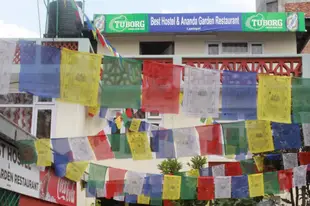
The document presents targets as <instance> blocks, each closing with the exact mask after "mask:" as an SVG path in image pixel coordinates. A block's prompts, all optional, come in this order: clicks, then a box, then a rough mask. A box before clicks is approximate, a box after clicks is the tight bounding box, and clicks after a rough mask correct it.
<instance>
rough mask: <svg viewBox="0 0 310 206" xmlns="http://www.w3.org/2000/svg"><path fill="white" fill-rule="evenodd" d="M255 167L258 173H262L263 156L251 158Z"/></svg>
mask: <svg viewBox="0 0 310 206" xmlns="http://www.w3.org/2000/svg"><path fill="white" fill-rule="evenodd" d="M253 159H254V161H255V164H256V167H257V169H258V171H259V172H262V171H263V170H264V159H265V157H264V156H255V157H253Z"/></svg>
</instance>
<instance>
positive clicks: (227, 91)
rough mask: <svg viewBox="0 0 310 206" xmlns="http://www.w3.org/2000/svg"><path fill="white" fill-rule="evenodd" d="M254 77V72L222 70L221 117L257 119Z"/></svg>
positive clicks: (228, 118)
mask: <svg viewBox="0 0 310 206" xmlns="http://www.w3.org/2000/svg"><path fill="white" fill-rule="evenodd" d="M256 77H257V73H256V72H234V71H224V72H223V86H222V119H225V120H238V119H244V120H254V119H257V115H256V96H257V95H256Z"/></svg>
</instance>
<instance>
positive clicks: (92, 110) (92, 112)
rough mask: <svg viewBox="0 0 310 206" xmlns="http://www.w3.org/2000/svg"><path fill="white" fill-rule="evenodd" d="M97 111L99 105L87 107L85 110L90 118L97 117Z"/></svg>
mask: <svg viewBox="0 0 310 206" xmlns="http://www.w3.org/2000/svg"><path fill="white" fill-rule="evenodd" d="M99 111H100V105H97V106H95V107H88V108H87V112H88V115H89V116H92V117H93V116H95V115H97V114H98V113H99Z"/></svg>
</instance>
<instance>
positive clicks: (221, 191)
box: [214, 176, 231, 198]
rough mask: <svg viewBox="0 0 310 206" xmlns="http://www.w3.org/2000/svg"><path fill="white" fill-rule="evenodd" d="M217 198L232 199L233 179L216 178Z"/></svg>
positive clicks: (228, 177)
mask: <svg viewBox="0 0 310 206" xmlns="http://www.w3.org/2000/svg"><path fill="white" fill-rule="evenodd" d="M214 186H215V198H231V177H230V176H227V177H215V178H214Z"/></svg>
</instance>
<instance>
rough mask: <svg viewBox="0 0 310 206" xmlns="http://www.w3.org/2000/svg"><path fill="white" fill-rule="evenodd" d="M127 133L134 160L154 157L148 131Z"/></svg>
mask: <svg viewBox="0 0 310 206" xmlns="http://www.w3.org/2000/svg"><path fill="white" fill-rule="evenodd" d="M126 135H127V140H128V143H129V146H130V150H131V154H132V159H133V160H150V159H153V156H152V151H151V148H150V144H149V142H148V138H147V134H146V132H127V133H126Z"/></svg>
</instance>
